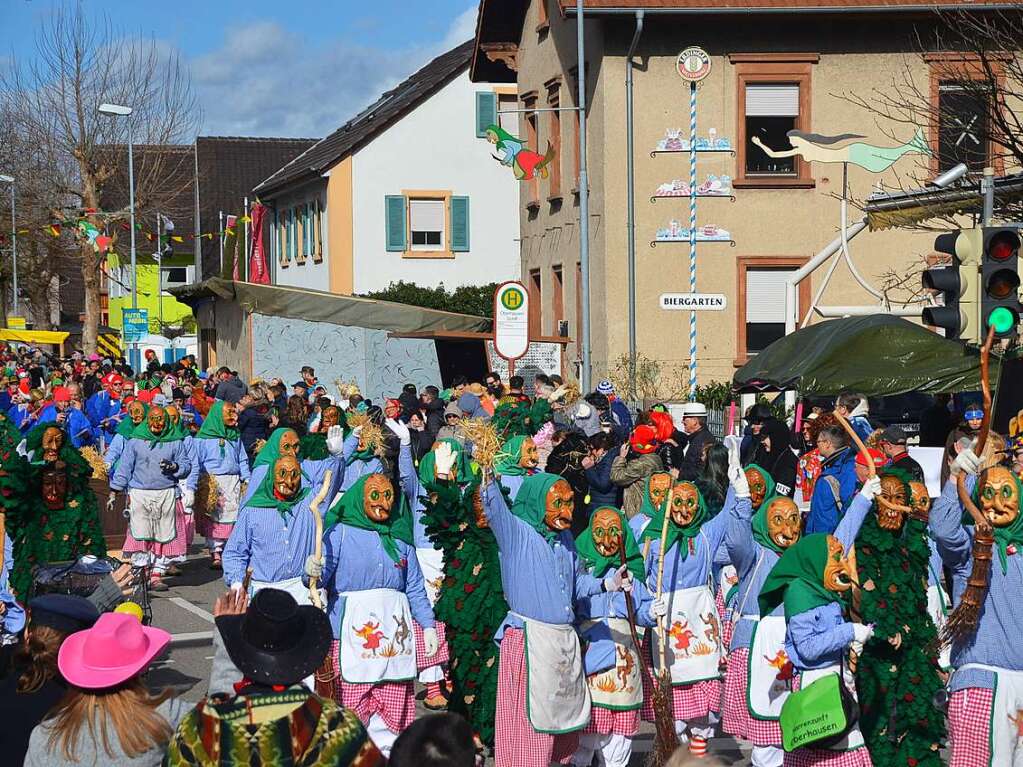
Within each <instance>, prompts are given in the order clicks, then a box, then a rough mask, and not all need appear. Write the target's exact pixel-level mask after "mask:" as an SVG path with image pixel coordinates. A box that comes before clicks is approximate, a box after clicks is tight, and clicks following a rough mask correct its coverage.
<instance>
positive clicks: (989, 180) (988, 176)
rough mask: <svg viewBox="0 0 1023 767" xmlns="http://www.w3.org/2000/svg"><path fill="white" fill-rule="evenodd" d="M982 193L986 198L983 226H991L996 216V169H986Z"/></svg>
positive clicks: (982, 180)
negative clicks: (992, 219)
mask: <svg viewBox="0 0 1023 767" xmlns="http://www.w3.org/2000/svg"><path fill="white" fill-rule="evenodd" d="M980 192H981V195H982V196H983V197H984V213H983V216H982V218H981V225H982V226H990V225H991V217H992V216H994V214H995V169H994V168H990V167H989V168H984V176H983V177H982V178H981V180H980Z"/></svg>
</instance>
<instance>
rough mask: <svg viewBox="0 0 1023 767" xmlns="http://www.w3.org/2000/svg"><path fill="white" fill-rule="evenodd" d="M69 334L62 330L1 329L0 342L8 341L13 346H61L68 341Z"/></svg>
mask: <svg viewBox="0 0 1023 767" xmlns="http://www.w3.org/2000/svg"><path fill="white" fill-rule="evenodd" d="M67 337H68V334H67V333H65V332H64V331H61V330H12V329H10V328H3V329H0V341H7V342H8V343H12V344H15V345H17V344H29V345H31V346H38V345H39V344H51V345H53V346H60V345H61V344H63V343H64V341H66V340H67Z"/></svg>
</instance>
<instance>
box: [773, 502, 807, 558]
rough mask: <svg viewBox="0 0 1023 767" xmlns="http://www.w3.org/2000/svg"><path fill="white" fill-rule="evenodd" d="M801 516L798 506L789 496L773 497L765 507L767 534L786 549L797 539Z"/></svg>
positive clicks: (800, 526)
mask: <svg viewBox="0 0 1023 767" xmlns="http://www.w3.org/2000/svg"><path fill="white" fill-rule="evenodd" d="M801 528H802V518H801V517H800V515H799V507H798V506H797V505H796V502H795V501H793V500H792V499H791V498H784V497H782V498H775V499H774V500H773V501H771V505H770V506H768V507H767V534H768V535H769V536H771V540H772V541H774V543H775V544H776V545H777V546H779V547H781V548H783V549H787V548H788V547H789V546H791V545H792V544H793V543H795V542H796V541H798V540H799V534H800V531H801Z"/></svg>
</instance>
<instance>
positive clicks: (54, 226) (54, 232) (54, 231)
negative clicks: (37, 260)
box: [48, 224, 60, 237]
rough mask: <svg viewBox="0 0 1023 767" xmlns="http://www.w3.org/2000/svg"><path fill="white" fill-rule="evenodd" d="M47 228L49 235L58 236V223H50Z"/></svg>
mask: <svg viewBox="0 0 1023 767" xmlns="http://www.w3.org/2000/svg"><path fill="white" fill-rule="evenodd" d="M48 229H49V232H50V234H51V235H53V236H54V237H60V224H50V226H49V227H48Z"/></svg>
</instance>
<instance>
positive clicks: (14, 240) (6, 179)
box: [0, 175, 18, 317]
mask: <svg viewBox="0 0 1023 767" xmlns="http://www.w3.org/2000/svg"><path fill="white" fill-rule="evenodd" d="M0 181H2V182H3V183H5V184H10V185H11V260H12V261H13V262H14V269H13V273H14V316H15V317H17V316H18V229H17V227H16V226H15V221H14V176H6V175H0Z"/></svg>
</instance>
